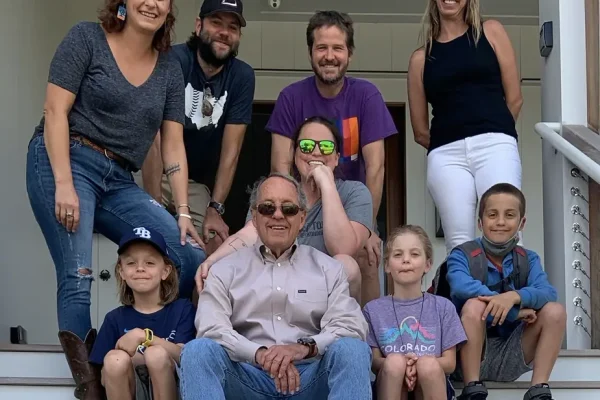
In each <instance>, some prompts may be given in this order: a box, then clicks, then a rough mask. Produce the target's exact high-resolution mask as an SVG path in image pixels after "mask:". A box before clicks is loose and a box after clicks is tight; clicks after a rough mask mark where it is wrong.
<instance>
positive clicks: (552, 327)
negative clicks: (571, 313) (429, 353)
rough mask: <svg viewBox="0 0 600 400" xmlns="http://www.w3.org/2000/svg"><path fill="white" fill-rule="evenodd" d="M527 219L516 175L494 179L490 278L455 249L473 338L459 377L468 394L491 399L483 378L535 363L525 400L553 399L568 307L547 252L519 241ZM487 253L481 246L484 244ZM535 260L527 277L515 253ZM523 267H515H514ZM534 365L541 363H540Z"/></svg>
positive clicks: (487, 209) (487, 237) (458, 295)
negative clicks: (550, 274)
mask: <svg viewBox="0 0 600 400" xmlns="http://www.w3.org/2000/svg"><path fill="white" fill-rule="evenodd" d="M524 226H525V197H524V196H523V193H522V192H521V191H520V190H519V189H517V188H516V187H514V186H513V185H511V184H508V183H499V184H496V185H494V186H492V187H491V188H490V189H489V190H488V191H486V192H485V193H484V194H483V196H482V197H481V201H480V204H479V229H480V230H481V231H482V233H483V235H482V237H481V238H478V239H476V242H477V243H478V244H479V245H480V248H481V249H482V250H483V252H484V254H481V256H483V255H485V257H486V258H487V260H484V261H487V282H486V284H483V283H482V282H481V281H479V280H477V279H475V278H474V277H473V276H472V274H471V270H470V267H469V263H468V261H469V259H468V258H467V257H471V258H472V257H473V256H474V253H477V250H475V251H474V252H471V253H470V254H465V252H464V251H463V250H462V249H459V248H455V249H454V250H453V251H452V252H451V253H450V255H449V256H448V260H447V265H448V273H447V276H446V279H447V281H448V284H449V286H450V298H451V300H452V302H453V303H454V304H455V305H456V307H457V309H458V310H459V312H460V315H461V321H462V323H463V326H464V328H465V331H466V333H467V338H468V341H467V343H466V344H464V345H463V347H462V348H461V350H460V353H459V359H460V363H459V366H458V368H457V374H456V375H457V377H458V379H461V378H462V380H463V381H464V383H465V388H464V389H463V392H462V394H461V396H460V397H459V399H460V400H483V399H486V398H487V389H486V387H485V384H484V383H483V381H500V382H511V381H514V380H516V379H517V378H519V377H520V376H521V375H523V374H524V373H526V372H528V371H530V370H531V369H533V376H532V380H531V387H530V388H529V390H528V391H527V392H526V393H525V396H524V397H523V399H524V400H533V399H535V400H551V399H552V395H551V392H550V387H549V386H548V380H549V378H550V373H551V372H552V368H553V367H554V363H555V362H556V359H557V357H558V353H559V351H560V348H561V345H562V341H563V336H564V333H565V329H566V318H567V317H566V311H565V308H564V307H563V306H562V305H561V304H559V303H557V302H556V300H557V294H556V290H555V289H554V287H552V286H551V285H550V283H549V282H548V278H547V275H546V273H545V272H544V270H543V269H542V265H541V262H540V258H539V256H538V255H537V254H536V253H535V252H533V251H531V250H525V249H523V248H521V247H518V245H517V243H518V241H519V232H520V231H521V230H522V229H523V227H524ZM479 253H481V251H479ZM515 259H521V260H525V261H523V262H524V263H525V267H521V268H525V271H526V268H527V265H528V268H529V273H528V275H527V276H526V284H523V286H522V287H516V284H517V283H518V282H521V281H522V282H523V283H525V282H524V278H523V279H519V276H518V274H517V273H516V271H513V270H516V269H515V268H514V262H513V261H514V260H515ZM513 272H515V274H513ZM532 366H533V368H532Z"/></svg>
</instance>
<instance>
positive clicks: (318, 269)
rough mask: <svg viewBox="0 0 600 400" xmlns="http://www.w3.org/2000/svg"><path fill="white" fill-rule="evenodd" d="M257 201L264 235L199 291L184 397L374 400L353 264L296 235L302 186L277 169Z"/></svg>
mask: <svg viewBox="0 0 600 400" xmlns="http://www.w3.org/2000/svg"><path fill="white" fill-rule="evenodd" d="M251 208H252V220H253V223H254V225H255V226H256V229H257V231H258V236H259V239H258V241H257V242H256V244H254V245H253V246H250V247H246V248H243V249H241V250H238V251H237V252H235V253H233V254H232V255H230V256H228V257H225V258H223V259H221V260H219V261H218V262H217V263H215V264H214V265H213V267H212V268H211V269H210V272H209V274H208V278H207V279H206V281H205V285H204V290H203V291H202V292H201V293H200V299H199V301H198V311H197V314H196V328H197V330H198V337H199V339H196V340H194V341H192V342H190V343H188V344H187V345H186V346H185V347H184V350H183V353H182V356H181V371H180V378H181V387H182V394H183V399H184V400H196V399H211V400H212V399H226V398H227V399H229V398H240V399H247V400H252V399H264V398H266V397H269V398H274V397H277V396H280V395H290V397H291V398H294V399H299V400H301V399H307V400H308V399H311V400H312V399H331V400H341V399H344V400H345V399H353V400H362V399H371V387H370V360H371V355H370V349H369V347H368V345H367V344H366V343H365V342H364V339H365V335H366V332H367V329H368V327H367V323H366V321H365V319H364V317H363V315H362V313H361V310H360V306H359V305H358V303H357V302H356V300H354V299H353V298H352V297H350V295H349V290H348V281H347V278H346V273H345V272H344V267H343V265H342V264H341V263H340V262H338V261H336V260H335V259H333V258H331V257H329V256H328V255H326V254H325V253H322V252H320V251H318V250H316V249H315V248H313V247H311V246H306V245H299V244H298V242H297V236H298V232H299V231H300V229H301V228H302V226H303V224H304V222H305V218H306V197H305V195H304V193H303V191H302V188H301V187H300V185H299V184H298V182H296V181H295V180H294V179H293V178H291V177H289V176H286V175H282V174H277V173H274V174H272V175H271V176H270V177H269V178H266V179H263V180H261V181H259V182H258V183H257V184H256V185H255V188H254V190H253V192H252V195H251Z"/></svg>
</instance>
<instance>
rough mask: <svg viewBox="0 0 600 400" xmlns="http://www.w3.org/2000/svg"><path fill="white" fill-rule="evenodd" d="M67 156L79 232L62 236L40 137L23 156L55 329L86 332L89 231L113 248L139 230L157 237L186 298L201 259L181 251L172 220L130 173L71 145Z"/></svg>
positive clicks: (196, 251)
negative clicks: (50, 275) (45, 251)
mask: <svg viewBox="0 0 600 400" xmlns="http://www.w3.org/2000/svg"><path fill="white" fill-rule="evenodd" d="M70 157H71V169H72V173H73V183H74V185H75V191H76V192H77V195H78V197H79V209H80V221H79V227H78V229H77V230H76V232H73V233H69V232H67V230H66V229H65V228H64V227H63V226H62V225H61V224H60V223H59V222H58V221H57V219H56V217H55V214H54V193H55V184H54V175H53V173H52V167H51V165H50V160H49V158H48V153H47V152H46V146H45V144H44V138H43V137H42V136H38V137H35V138H34V139H32V141H31V142H30V144H29V150H28V153H27V193H28V195H29V201H30V203H31V208H32V209H33V214H34V215H35V219H36V221H37V223H38V224H39V226H40V228H41V230H42V233H43V235H44V238H45V239H46V244H47V245H48V248H49V250H50V255H51V256H52V260H53V261H54V266H55V269H56V281H57V314H58V327H59V329H60V330H67V331H71V332H73V333H75V334H76V335H77V336H79V337H80V338H82V339H83V338H85V335H86V334H87V332H88V331H89V330H90V329H91V327H92V323H91V317H90V304H91V302H90V297H91V296H90V290H91V286H92V281H93V276H92V239H93V233H94V230H96V231H97V232H99V233H101V234H103V235H104V236H106V237H107V238H108V239H110V240H111V241H113V242H115V243H118V241H119V240H120V239H121V236H122V235H123V234H124V233H125V232H127V231H128V230H131V229H133V228H135V227H139V226H145V227H148V228H151V229H154V230H156V231H157V232H160V233H161V234H162V235H163V236H164V238H165V240H166V242H167V246H168V250H169V256H170V258H171V259H172V260H173V262H174V263H175V266H176V268H177V270H178V272H179V280H180V285H179V291H180V293H179V294H180V296H181V297H190V296H191V294H192V290H193V288H194V276H195V273H196V269H197V268H198V266H199V265H200V264H201V263H202V261H204V259H205V258H206V256H205V254H204V252H203V251H202V250H200V249H198V248H194V247H192V246H191V245H190V244H189V243H188V244H186V245H185V246H181V244H180V242H179V228H178V226H177V221H176V220H175V218H173V216H172V215H171V214H169V212H168V211H167V210H165V209H164V208H162V207H161V206H160V205H159V204H158V203H157V202H156V201H154V200H153V199H152V197H150V195H149V194H148V193H146V192H145V191H144V190H142V189H141V188H140V187H139V186H137V185H136V183H135V182H134V180H133V176H132V174H131V172H130V171H128V170H126V169H124V168H122V167H121V166H120V165H119V164H117V163H116V162H115V161H113V160H111V159H109V158H107V157H106V156H105V155H104V154H102V153H100V152H98V151H96V150H94V149H92V148H90V147H87V146H85V145H83V144H81V143H80V142H78V141H74V140H71V142H70ZM116 257H117V255H116V254H115V262H116ZM111 272H112V271H111ZM42 300H43V299H42Z"/></svg>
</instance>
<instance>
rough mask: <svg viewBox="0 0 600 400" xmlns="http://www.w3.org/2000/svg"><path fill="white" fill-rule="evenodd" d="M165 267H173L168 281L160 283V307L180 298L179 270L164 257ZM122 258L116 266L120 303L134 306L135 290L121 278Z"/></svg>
mask: <svg viewBox="0 0 600 400" xmlns="http://www.w3.org/2000/svg"><path fill="white" fill-rule="evenodd" d="M163 261H164V263H165V265H166V266H167V265H168V266H170V267H171V272H169V275H168V276H167V279H165V280H164V281H161V282H160V305H166V304H169V303H172V302H174V301H175V300H177V297H178V296H179V276H178V275H177V269H176V268H175V264H173V261H172V260H171V259H170V258H169V257H165V256H163ZM120 271H121V257H119V259H118V260H117V265H115V276H116V277H117V291H118V292H119V301H120V302H121V304H123V305H124V306H132V305H133V304H135V297H134V296H133V290H131V288H130V287H129V286H127V282H125V281H124V280H123V278H121V274H120Z"/></svg>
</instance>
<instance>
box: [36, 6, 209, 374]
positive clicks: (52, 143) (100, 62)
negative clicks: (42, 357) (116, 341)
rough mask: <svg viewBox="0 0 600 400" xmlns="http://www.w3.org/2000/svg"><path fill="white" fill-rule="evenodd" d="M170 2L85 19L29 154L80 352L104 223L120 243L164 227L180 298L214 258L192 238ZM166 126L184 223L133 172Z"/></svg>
mask: <svg viewBox="0 0 600 400" xmlns="http://www.w3.org/2000/svg"><path fill="white" fill-rule="evenodd" d="M170 3H171V2H170V1H165V2H145V1H142V0H129V1H127V2H126V4H127V5H126V15H125V16H124V20H121V19H119V18H118V16H117V15H118V13H119V7H120V5H122V4H123V3H121V2H119V1H109V2H107V6H106V8H105V9H104V10H101V12H100V15H99V18H100V21H101V23H100V24H98V23H94V22H81V23H78V24H77V25H75V26H74V27H73V28H72V29H71V30H70V31H69V32H68V34H67V35H66V37H65V38H64V39H63V41H62V42H61V43H60V45H59V46H58V48H57V50H56V53H55V54H54V58H53V59H52V62H51V65H50V72H49V77H48V88H47V94H46V100H45V104H44V118H42V120H41V122H40V124H39V125H38V126H37V127H36V129H35V133H34V135H33V138H32V139H31V142H30V144H29V150H28V154H27V192H28V194H29V200H30V202H31V207H32V209H33V212H34V215H35V218H36V220H37V222H38V224H39V226H40V228H41V230H42V232H43V234H44V237H45V239H46V243H47V245H48V248H49V250H50V254H51V256H52V259H53V261H54V265H55V268H56V277H57V285H58V290H57V300H58V301H57V314H58V325H59V330H60V333H59V337H60V338H61V343H62V344H63V347H64V348H65V353H66V355H67V359H69V360H71V358H72V357H71V356H76V353H77V351H74V350H73V347H70V345H69V346H67V345H66V344H65V343H66V342H67V341H68V342H69V343H71V344H73V343H81V340H82V339H84V338H86V335H88V332H89V331H90V329H91V328H92V324H91V318H90V290H91V284H92V281H93V280H94V271H92V269H91V268H92V265H93V262H92V254H93V253H92V237H93V232H94V231H97V232H99V233H101V234H103V235H105V236H106V237H108V238H109V239H110V240H112V241H113V242H115V243H118V241H119V240H120V238H121V237H122V236H123V235H124V234H125V233H129V232H130V231H132V230H134V228H139V227H146V228H150V229H152V230H156V231H158V232H160V233H161V234H162V236H163V237H164V238H165V239H166V241H167V245H168V252H169V257H170V258H171V259H172V260H173V262H174V264H175V265H176V267H177V269H178V271H179V277H180V282H181V283H180V295H181V296H185V297H189V296H190V295H191V293H192V290H193V286H194V273H195V271H196V269H197V267H198V265H200V263H201V262H202V261H203V260H204V259H205V254H204V252H203V251H202V250H200V249H197V248H193V247H192V245H190V244H189V243H186V235H191V236H192V237H194V239H196V240H197V241H198V242H200V239H199V237H198V234H197V232H196V231H195V229H194V227H193V225H192V223H191V220H190V218H188V217H189V211H188V209H187V208H186V203H187V163H186V157H185V149H184V145H183V125H182V124H183V122H184V87H183V75H182V72H181V67H180V66H179V64H178V63H177V62H175V61H172V60H170V58H169V56H168V54H167V53H166V51H167V50H168V49H169V47H170V42H171V33H172V29H173V23H174V17H173V15H172V13H171V10H170V7H171V6H170ZM159 129H160V131H161V133H162V152H163V160H164V163H165V170H166V173H167V175H168V176H169V181H170V183H171V185H172V187H173V193H174V194H175V201H176V203H177V206H178V207H179V208H178V212H179V218H178V219H175V218H173V216H171V215H170V214H169V213H168V212H167V210H165V209H164V208H162V207H161V206H160V205H159V204H158V203H157V202H156V201H154V200H153V199H152V198H151V197H150V196H149V195H148V194H147V193H146V192H144V191H143V190H142V189H141V188H139V187H138V186H137V185H136V184H135V182H134V180H133V177H132V171H137V170H139V169H140V168H141V166H142V163H143V162H144V158H145V156H146V153H147V152H148V149H149V148H150V145H151V144H152V143H153V141H154V138H155V136H156V134H157V132H158V131H159ZM136 231H138V232H143V231H145V230H140V229H138V230H136ZM182 243H183V244H182ZM115 261H116V260H115ZM88 339H89V337H88ZM73 351H74V352H73ZM79 354H81V353H79ZM73 372H74V375H76V374H75V371H73ZM75 379H76V383H78V384H79V382H78V378H77V377H75ZM84 381H85V380H84Z"/></svg>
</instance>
